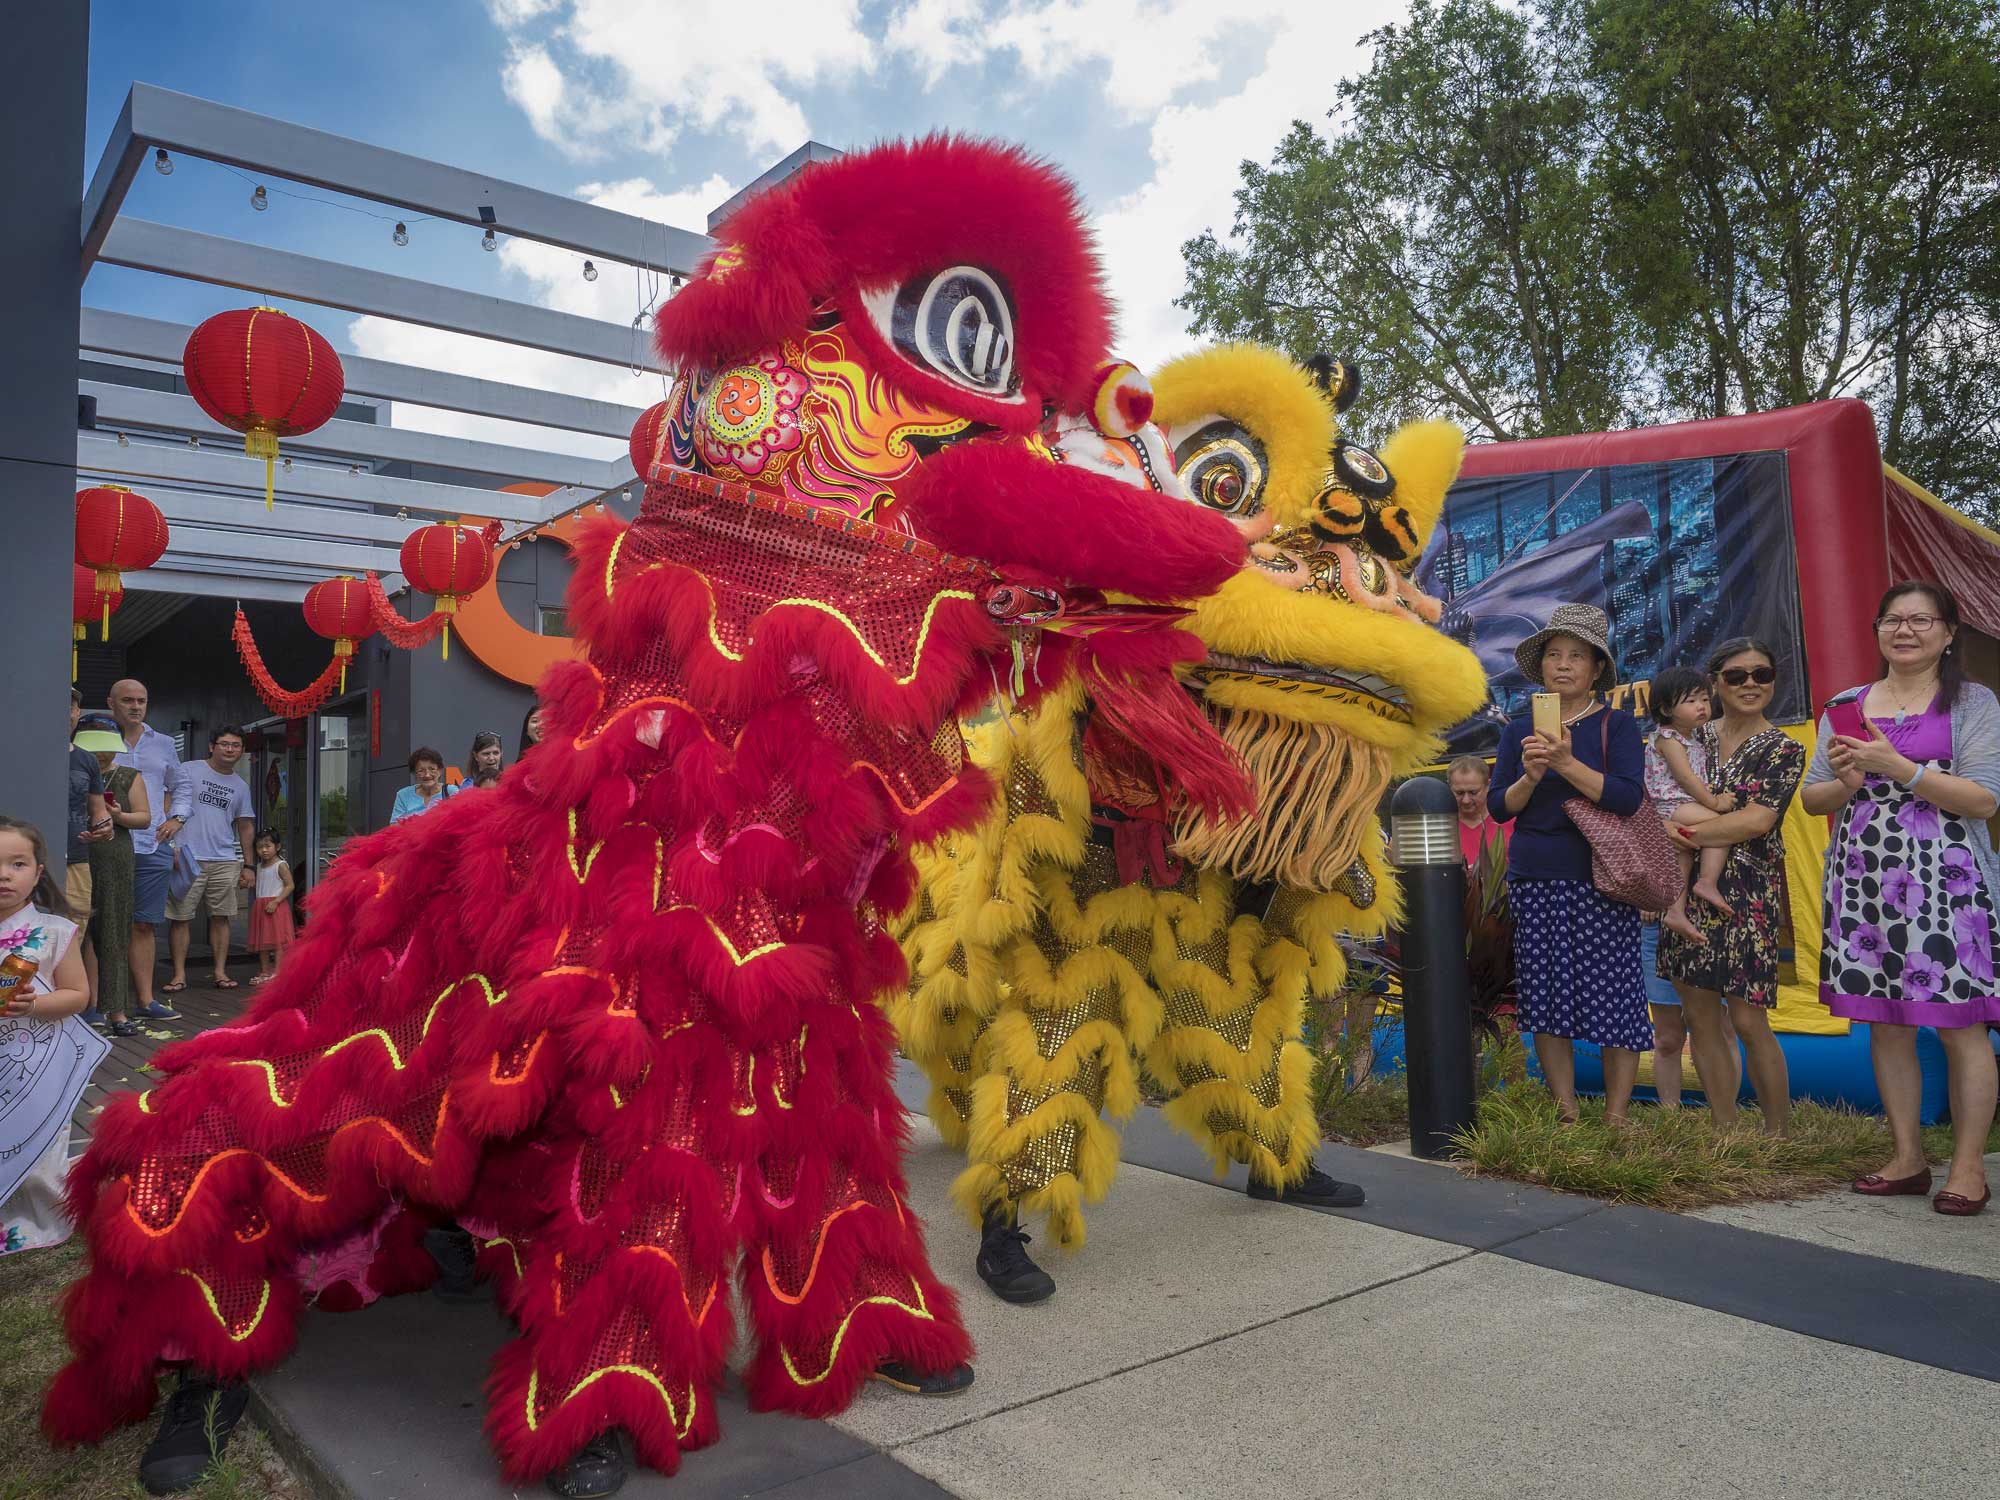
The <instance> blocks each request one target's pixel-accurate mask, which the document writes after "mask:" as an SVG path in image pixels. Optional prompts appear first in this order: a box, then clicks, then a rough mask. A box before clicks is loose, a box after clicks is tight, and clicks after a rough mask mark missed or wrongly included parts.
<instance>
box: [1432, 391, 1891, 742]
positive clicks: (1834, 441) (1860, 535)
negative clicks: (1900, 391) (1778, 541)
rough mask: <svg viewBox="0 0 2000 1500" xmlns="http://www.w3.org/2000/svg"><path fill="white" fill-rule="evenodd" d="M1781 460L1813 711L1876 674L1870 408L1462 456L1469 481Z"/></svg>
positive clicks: (1537, 442) (1878, 488)
mask: <svg viewBox="0 0 2000 1500" xmlns="http://www.w3.org/2000/svg"><path fill="white" fill-rule="evenodd" d="M1780 451H1782V452H1783V453H1784V454H1785V467H1786V473H1787V479H1788V482H1789V486H1790V489H1791V497H1792V534H1793V545H1794V546H1795V548H1796V549H1797V552H1798V559H1799V619H1800V623H1801V625H1802V627H1803V629H1804V632H1805V638H1806V669H1807V672H1808V674H1809V676H1810V679H1811V684H1812V699H1813V703H1814V706H1815V707H1817V706H1818V705H1819V704H1821V703H1824V702H1825V701H1826V700H1827V699H1828V698H1829V697H1831V696H1832V695H1833V694H1835V693H1837V692H1839V691H1840V690H1841V689H1843V688H1847V687H1852V686H1853V685H1854V684H1855V683H1857V682H1867V681H1870V680H1872V679H1873V678H1874V676H1875V674H1876V672H1877V670H1878V665H1877V660H1878V659H1877V657H1876V654H1875V632H1874V630H1873V628H1872V627H1871V625H1870V617H1871V613H1872V611H1873V610H1874V607H1875V601H1876V600H1877V599H1878V598H1880V597H1881V594H1882V591H1883V590H1884V589H1886V588H1887V587H1888V586H1889V538H1888V521H1887V517H1886V514H1885V508H1884V504H1883V494H1882V488H1883V485H1882V451H1881V447H1880V445H1879V444H1878V443H1877V441H1876V437H1875V418H1874V415H1873V413H1871V412H1870V411H1869V409H1868V406H1867V403H1866V402H1862V401H1854V400H1841V401H1817V402H1814V403H1813V404H1812V405H1810V406H1792V407H1787V408H1785V409H1784V410H1783V411H1771V412H1760V413H1758V414H1757V415H1755V416H1749V417H1719V418H1717V419H1716V420H1714V421H1712V422H1677V423H1674V424H1672V425H1670V426H1666V427H1641V428H1634V429H1632V430H1631V431H1629V432H1591V433H1585V434H1583V435H1581V436H1579V437H1550V438H1529V439H1526V440H1525V441H1522V442H1518V443H1483V444H1480V445H1478V446H1476V447H1473V448H1469V449H1467V450H1466V454H1465V467H1464V469H1463V473H1464V474H1465V475H1466V476H1467V477H1477V476H1487V475H1496V474H1539V473H1546V472H1549V471H1552V470H1573V469H1588V468H1595V467H1598V466H1600V465H1617V464H1649V463H1664V462H1669V461H1673V460H1677V459H1689V458H1720V457H1722V456H1724V455H1726V454H1732V453H1770V452H1780Z"/></svg>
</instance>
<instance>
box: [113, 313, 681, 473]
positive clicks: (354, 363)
mask: <svg viewBox="0 0 2000 1500" xmlns="http://www.w3.org/2000/svg"><path fill="white" fill-rule="evenodd" d="M193 332H194V329H193V328H192V327H190V326H189V325H188V324H185V323H169V322H165V321H163V320H161V319H159V318H144V317H140V316H139V315H138V314H136V313H121V312H108V311H106V310H105V309H103V308H98V307H86V308H85V309H84V310H83V319H82V322H81V325H80V329H79V342H80V343H81V344H82V346H83V347H84V348H85V349H87V350H90V351H91V352H93V353H98V354H117V355H123V356H125V357H127V358H131V359H150V360H157V361H159V362H160V363H162V364H170V365H176V366H178V365H179V364H180V362H181V351H182V350H183V349H185V348H186V347H187V341H188V335H190V334H191V333H193ZM340 364H341V368H342V369H343V370H345V371H346V372H347V389H348V391H349V392H350V393H351V394H353V395H356V396H375V397H379V398H381V399H383V400H387V401H408V402H411V403H413V404H415V405H418V406H434V407H436V408H437V409H438V410H440V411H459V412H467V413H470V414H472V415H474V416H482V417H500V418H502V419H504V420H506V421H509V422H527V423H531V424H533V425H534V426H537V427H554V428H558V429H560V430H562V431H564V432H588V433H594V434H596V435H597V436H599V437H611V438H619V439H621V440H622V439H624V438H625V437H627V436H629V435H630V433H631V431H632V427H633V424H634V423H636V422H637V421H638V420H639V418H640V417H641V416H642V415H644V411H643V409H642V408H640V407H637V406H623V405H620V404H619V403H618V402H615V401H598V400H594V399H592V398H591V397H588V396H568V395H564V394H562V393H561V392H558V391H538V390H535V389H533V388H532V387H530V386H524V385H508V384H505V383H504V382H502V381H498V380H480V379H477V378H475V377H473V376H470V375H448V374H445V373H444V372H443V371H441V370H424V369H419V368H417V367H416V366H414V365H399V364H395V363H392V362H390V361H387V360H380V359H367V358H364V357H363V356H361V355H358V354H343V355H341V357H340Z"/></svg>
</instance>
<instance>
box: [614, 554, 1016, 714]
mask: <svg viewBox="0 0 2000 1500" xmlns="http://www.w3.org/2000/svg"><path fill="white" fill-rule="evenodd" d="M625 536H626V533H624V532H622V531H621V532H620V533H618V536H617V538H616V540H614V541H613V542H612V544H611V551H610V554H609V555H608V556H607V557H606V558H605V560H604V597H605V598H606V599H609V598H611V596H612V593H613V591H614V590H615V589H616V588H617V584H618V579H617V572H618V553H619V551H620V550H621V549H622V548H623V547H624V545H625ZM668 566H670V564H669V563H667V562H656V563H648V564H647V565H646V566H645V567H643V568H641V569H640V570H639V571H638V572H637V573H635V574H633V575H632V576H633V577H635V578H638V577H642V576H643V575H645V574H647V573H650V572H652V571H653V570H654V569H655V568H664V567H668ZM671 566H675V567H679V566H682V564H678V563H674V564H671ZM689 572H690V573H692V574H693V576H694V577H695V578H696V579H697V580H698V581H699V582H700V583H701V586H702V588H703V589H704V590H706V591H707V593H708V643H709V644H710V645H711V646H713V647H715V649H716V652H717V654H719V655H721V656H723V657H725V658H726V659H728V660H730V661H735V662H740V661H742V660H743V658H744V656H745V655H746V654H747V653H746V652H743V651H732V650H731V649H730V648H729V647H728V646H727V645H725V644H724V643H723V639H722V633H721V630H720V629H719V626H720V623H721V622H720V618H719V615H718V611H717V608H716V602H715V587H714V585H713V584H711V583H710V582H709V581H708V579H707V577H706V576H705V575H703V574H701V573H699V572H695V571H694V570H693V569H689ZM977 598H978V595H976V594H974V593H972V592H971V591H970V590H968V589H939V590H938V592H937V593H935V594H933V595H931V601H930V603H929V604H927V605H925V606H924V618H923V622H922V623H921V624H920V625H919V626H918V627H917V644H916V648H915V650H914V651H913V652H912V654H911V656H910V670H909V671H908V672H907V673H905V674H904V675H903V676H901V677H898V678H896V679H895V683H896V686H897V687H908V686H909V685H910V684H911V683H913V682H915V681H916V680H917V674H918V673H919V672H920V671H921V670H922V668H923V661H924V647H925V645H926V644H927V643H928V642H929V640H930V637H931V622H932V621H933V620H934V619H935V618H936V616H937V612H938V608H939V606H940V605H942V604H943V603H944V602H945V601H946V600H948V599H963V600H965V601H967V602H968V603H970V602H971V601H973V600H975V599H977ZM787 607H791V608H795V609H816V610H818V611H819V612H820V613H821V614H823V615H825V616H827V617H828V618H829V619H832V620H835V621H837V622H838V623H839V624H840V625H841V626H842V627H843V628H845V630H846V631H847V633H848V634H849V635H851V636H853V637H854V643H855V644H856V645H857V646H859V647H860V648H861V649H862V650H863V651H864V652H866V653H867V656H868V659H869V660H870V661H872V662H874V663H875V665H876V666H878V667H880V668H881V669H882V670H883V671H885V672H887V671H889V670H891V669H890V666H889V663H888V662H887V661H885V660H884V659H883V657H882V653H881V652H879V651H877V650H876V649H875V647H874V646H873V645H871V644H870V643H869V640H868V637H867V636H866V635H865V634H863V633H862V630H861V627H860V626H859V625H857V624H856V623H855V622H854V621H853V619H851V618H850V617H849V616H848V615H846V614H845V613H843V612H842V611H840V610H838V609H835V608H834V607H833V606H832V605H831V604H828V603H827V602H826V601H825V600H824V599H804V598H792V599H774V600H772V601H771V602H770V604H768V605H767V606H765V609H764V614H765V615H768V614H770V612H771V611H772V610H774V609H784V608H787ZM759 618H762V616H760V617H759Z"/></svg>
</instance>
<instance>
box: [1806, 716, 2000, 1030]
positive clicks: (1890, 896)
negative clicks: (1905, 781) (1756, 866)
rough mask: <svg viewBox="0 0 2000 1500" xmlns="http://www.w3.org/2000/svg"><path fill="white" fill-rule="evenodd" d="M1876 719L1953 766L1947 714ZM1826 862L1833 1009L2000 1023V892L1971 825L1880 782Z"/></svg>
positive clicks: (1840, 818) (1827, 997)
mask: <svg viewBox="0 0 2000 1500" xmlns="http://www.w3.org/2000/svg"><path fill="white" fill-rule="evenodd" d="M1848 696H1852V695H1851V694H1850V695H1848ZM1875 724H1876V727H1877V728H1879V729H1880V730H1881V731H1882V733H1883V734H1884V735H1886V736H1887V737H1888V739H1889V743H1890V744H1892V745H1894V746H1895V747H1896V748H1897V749H1898V750H1900V751H1901V752H1902V753H1903V754H1904V755H1907V756H1908V757H1909V758H1910V759H1911V760H1915V761H1930V762H1931V763H1932V764H1933V765H1934V766H1935V767H1936V769H1938V770H1940V771H1949V770H1950V769H1951V756H1952V737H1951V714H1950V712H1949V711H1948V710H1944V709H1940V708H1939V707H1938V706H1937V705H1936V704H1935V703H1933V704H1932V706H1931V707H1930V708H1929V709H1927V710H1925V711H1924V712H1923V713H1921V714H1919V715H1917V716H1916V717H1915V718H1912V719H1907V720H1904V721H1903V722H1900V723H1899V722H1897V721H1896V720H1894V719H1877V720H1876V721H1875ZM1826 862H1827V868H1826V900H1825V920H1826V941H1825V944H1824V946H1823V947H1822V948H1821V950H1820V1000H1821V1002H1822V1003H1824V1004H1825V1005H1826V1007H1827V1009H1829V1010H1831V1011H1832V1012H1833V1013H1834V1014H1835V1015H1837V1016H1846V1017H1848V1018H1849V1019H1850V1020H1855V1021H1889V1022H1894V1023H1896V1024H1899V1025H1903V1026H1943V1027H1955V1026H1974V1025H1978V1024H1979V1023H1980V1022H1982V1021H2000V999H1996V998H1995V995H1994V983H1993V967H1994V957H1995V954H1994V910H1993V895H1992V892H1991V891H1989V890H1988V889H1987V885H1986V881H1985V880H1984V878H1983V877H1982V875H1981V873H1980V868H1979V858H1978V852H1977V850H1976V849H1975V847H1974V844H1973V838H1972V832H1971V825H1970V824H1969V823H1968V822H1967V820H1966V819H1964V818H1961V817H1958V816H1956V815H1954V814H1952V813H1948V812H1945V811H1944V810H1943V809H1942V808H1939V807H1937V806H1935V805H1934V804H1932V803H1929V802H1926V801H1924V800H1923V798H1921V797H1919V796H1917V795H1916V794H1915V793H1913V792H1908V791H1905V790H1904V789H1903V788H1902V787H1900V786H1897V785H1896V784H1895V783H1894V782H1893V781H1888V780H1885V779H1884V778H1882V777H1880V776H1870V777H1869V778H1868V779H1867V780H1866V781H1864V782H1863V783H1862V785H1861V790H1860V791H1858V792H1856V793H1855V794H1854V798H1853V800H1852V801H1850V802H1849V803H1848V804H1847V806H1846V807H1844V808H1842V809H1841V810H1840V812H1839V813H1838V814H1836V820H1835V823H1834V829H1833V838H1832V841H1831V842H1830V843H1829V844H1828V846H1827V851H1826Z"/></svg>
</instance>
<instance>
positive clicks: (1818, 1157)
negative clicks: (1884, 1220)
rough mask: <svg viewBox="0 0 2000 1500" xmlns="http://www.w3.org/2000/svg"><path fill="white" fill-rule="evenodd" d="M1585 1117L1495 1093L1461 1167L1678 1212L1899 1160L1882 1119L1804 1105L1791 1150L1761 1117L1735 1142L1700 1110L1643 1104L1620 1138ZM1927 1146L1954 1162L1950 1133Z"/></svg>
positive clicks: (1799, 1189)
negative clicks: (1572, 1117) (1563, 1115)
mask: <svg viewBox="0 0 2000 1500" xmlns="http://www.w3.org/2000/svg"><path fill="white" fill-rule="evenodd" d="M1581 1108H1582V1119H1581V1121H1580V1122H1579V1123H1578V1124H1576V1125H1567V1126H1566V1125H1563V1124H1562V1123H1561V1122H1560V1120H1559V1119H1558V1117H1557V1115H1556V1107H1555V1101H1554V1100H1553V1099H1551V1098H1550V1097H1549V1095H1548V1093H1547V1092H1546V1091H1545V1090H1544V1089H1542V1088H1540V1087H1538V1086H1535V1085H1525V1086H1521V1087H1512V1088H1506V1089H1501V1090H1498V1091H1496V1092H1493V1093H1489V1094H1487V1095H1486V1096H1485V1097H1484V1098H1482V1099H1481V1100H1480V1104H1479V1118H1478V1121H1477V1123H1476V1124H1475V1125H1474V1126H1473V1128H1472V1129H1471V1130H1469V1131H1465V1132H1463V1133H1462V1134H1460V1135H1459V1136H1457V1137H1456V1138H1455V1139H1456V1141H1457V1143H1458V1144H1459V1146H1460V1147H1461V1149H1462V1150H1463V1151H1464V1159H1463V1162H1462V1165H1463V1166H1464V1167H1465V1168H1466V1169H1467V1170H1468V1171H1470V1172H1471V1173H1472V1174H1473V1175H1475V1176H1482V1175H1483V1176H1491V1177H1508V1178H1513V1179H1514V1180H1516V1181H1519V1182H1531V1183H1535V1184H1537V1185H1538V1186H1541V1187H1547V1188H1554V1189H1556V1190H1557V1191H1559V1192H1565V1193H1581V1194H1585V1195H1587V1196H1589V1197H1593V1198H1605V1199H1609V1200H1611V1201H1612V1202H1614V1203H1638V1204H1644V1205H1646V1206H1647V1207H1651V1208H1664V1209H1671V1210H1675V1211H1677V1212H1678V1211H1684V1210H1687V1209H1692V1208H1705V1207H1708V1206H1709V1205H1711V1204H1717V1203H1744V1202H1755V1201H1760V1200H1769V1199H1781V1198H1800V1197H1805V1196H1807V1195H1809V1194H1813V1193H1818V1192H1824V1191H1826V1190H1827V1189H1829V1188H1834V1187H1840V1186H1844V1185H1845V1184H1847V1183H1848V1182H1850V1181H1852V1180H1853V1179H1854V1178H1856V1177H1858V1176H1860V1175H1862V1174H1863V1173H1865V1172H1872V1171H1874V1170H1875V1169H1876V1168H1878V1167H1880V1166H1881V1165H1882V1163H1883V1162H1885V1161H1887V1160H1888V1158H1889V1154H1890V1143H1889V1129H1888V1126H1887V1124H1886V1123H1885V1122H1884V1121H1883V1120H1882V1119H1881V1118H1880V1117H1878V1116H1875V1115H1864V1114H1860V1113H1857V1112H1855V1111H1853V1110H1849V1109H1839V1108H1830V1107H1828V1106H1825V1105H1820V1104H1811V1103H1801V1104H1795V1105H1794V1106H1793V1107H1792V1126H1791V1132H1790V1134H1788V1135H1786V1136H1785V1137H1784V1138H1783V1139H1778V1138H1775V1137H1772V1136H1768V1135H1766V1134H1765V1133H1764V1131H1763V1128H1762V1118H1763V1117H1762V1115H1761V1114H1760V1113H1759V1112H1758V1110H1757V1109H1756V1108H1755V1107H1754V1106H1746V1107H1745V1108H1744V1110H1743V1112H1742V1115H1741V1118H1740V1120H1739V1123H1738V1124H1737V1126H1736V1127H1735V1128H1734V1129H1732V1130H1728V1131H1717V1130H1716V1129H1715V1128H1714V1127H1713V1126H1712V1125H1711V1124H1710V1123H1709V1118H1708V1112H1707V1111H1706V1110H1705V1109H1700V1108H1684V1109H1660V1108H1657V1107H1653V1106H1647V1105H1643V1104H1635V1105H1634V1106H1633V1107H1632V1110H1631V1113H1630V1124H1629V1126H1628V1127H1627V1128H1626V1129H1625V1130H1623V1131H1614V1130H1611V1129H1609V1128H1607V1127H1606V1125H1605V1123H1604V1102H1603V1100H1601V1099H1585V1100H1583V1101H1581ZM1996 1136H2000V1131H1996ZM1924 1144H1925V1147H1926V1149H1927V1150H1928V1151H1929V1152H1930V1154H1931V1159H1932V1160H1933V1161H1940V1160H1943V1159H1945V1158H1946V1157H1948V1156H1949V1155H1950V1154H1951V1131H1950V1128H1949V1127H1948V1126H1947V1127H1943V1128H1941V1129H1933V1130H1931V1131H1927V1132H1926V1133H1925V1142H1924ZM1988 1144H1989V1146H1994V1145H1995V1142H1994V1141H1993V1140H1991V1139H1989V1142H1988Z"/></svg>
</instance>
